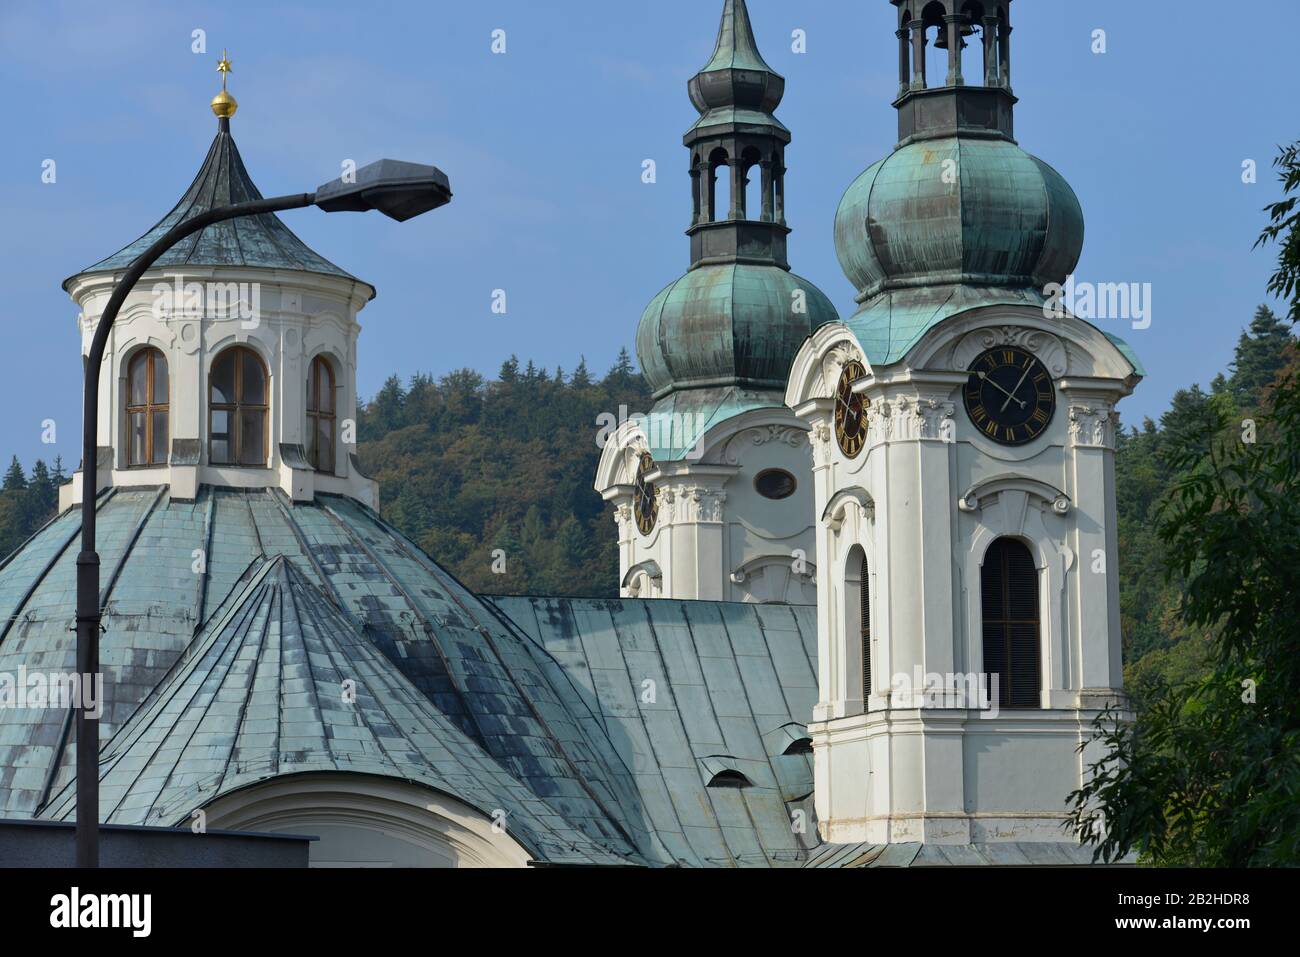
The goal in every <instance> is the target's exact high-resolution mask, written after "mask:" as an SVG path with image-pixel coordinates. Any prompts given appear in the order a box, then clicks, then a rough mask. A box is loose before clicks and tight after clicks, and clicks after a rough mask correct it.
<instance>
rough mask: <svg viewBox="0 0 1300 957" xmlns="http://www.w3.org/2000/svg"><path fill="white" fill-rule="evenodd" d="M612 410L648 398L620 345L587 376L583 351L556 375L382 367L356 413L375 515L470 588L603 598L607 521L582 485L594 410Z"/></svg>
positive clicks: (508, 364)
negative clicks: (376, 489) (567, 370)
mask: <svg viewBox="0 0 1300 957" xmlns="http://www.w3.org/2000/svg"><path fill="white" fill-rule="evenodd" d="M620 406H625V407H626V408H627V410H628V411H629V412H635V411H646V410H647V408H648V406H649V394H648V392H647V390H646V387H645V383H644V381H643V380H642V378H641V376H640V374H638V373H637V372H636V370H635V368H634V367H633V365H632V361H631V357H630V356H629V355H628V353H627V350H624V351H623V352H622V353H621V354H620V355H619V358H618V361H617V363H616V364H615V365H614V367H613V368H612V369H610V371H609V373H608V374H607V375H606V376H605V377H604V379H602V380H599V381H596V380H594V379H593V378H592V376H591V374H590V373H589V371H588V369H587V363H586V361H585V360H580V361H579V362H578V363H577V365H576V367H575V369H574V371H573V373H572V374H571V375H569V376H566V375H565V374H564V373H563V372H562V371H561V370H556V372H555V373H554V374H551V373H550V372H548V371H547V370H545V369H541V368H538V367H537V365H536V364H535V363H533V362H528V363H526V364H525V365H524V367H523V368H521V367H520V362H519V360H518V358H517V357H515V356H511V357H510V358H509V359H507V360H506V361H505V362H504V363H502V365H501V369H500V372H499V373H498V376H497V379H496V380H495V381H488V380H485V379H484V378H483V376H481V375H479V374H478V373H476V372H473V371H470V370H468V369H465V370H460V371H457V372H453V373H451V374H449V375H446V376H443V377H442V378H441V379H438V380H436V381H435V380H434V379H433V378H432V377H430V376H427V375H417V376H415V377H413V378H412V379H411V381H410V382H409V383H408V384H407V385H405V386H403V384H402V383H401V381H400V380H398V379H397V378H396V377H393V378H390V379H389V380H388V381H387V382H386V383H384V386H383V388H381V389H380V391H379V393H378V394H377V395H376V396H375V398H374V399H373V400H372V401H371V402H369V403H368V404H366V405H365V406H363V408H362V409H361V411H360V414H359V419H358V438H359V440H360V456H361V462H362V468H363V471H365V472H366V473H367V474H370V475H372V476H374V477H375V478H376V479H377V480H378V481H379V484H380V505H381V508H382V511H383V514H384V516H385V517H386V518H387V519H388V520H389V521H391V522H392V523H393V524H394V525H396V526H397V527H398V528H400V529H401V530H402V531H403V532H404V533H406V534H407V535H408V536H410V537H411V538H412V539H413V540H414V541H416V542H417V543H418V544H419V545H420V546H421V547H422V548H423V549H424V550H425V551H427V552H428V553H429V554H430V555H432V556H433V557H434V558H435V559H437V560H438V561H439V562H440V563H442V564H443V565H444V566H445V567H447V568H448V569H449V570H451V571H452V572H453V573H454V574H455V575H456V576H457V577H459V578H460V579H461V580H462V581H464V582H465V583H466V584H467V585H468V586H469V587H471V588H473V589H475V590H478V591H481V592H485V593H488V594H547V595H576V596H614V595H617V594H618V581H617V577H618V551H617V541H616V535H615V529H614V522H613V519H612V516H611V512H610V508H609V506H608V505H606V504H605V503H604V502H603V501H601V498H600V496H599V495H598V494H597V493H596V491H595V490H594V489H593V488H592V482H593V480H594V477H595V471H596V462H597V460H598V458H599V456H600V449H599V447H598V446H597V444H596V436H597V422H596V417H597V416H598V415H599V414H600V413H604V412H609V413H613V414H614V415H615V416H617V415H618V413H619V407H620ZM503 569H504V572H503Z"/></svg>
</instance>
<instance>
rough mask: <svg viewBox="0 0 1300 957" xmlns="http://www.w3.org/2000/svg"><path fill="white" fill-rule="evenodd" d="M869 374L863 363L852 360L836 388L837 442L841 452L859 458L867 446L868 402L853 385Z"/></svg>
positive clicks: (841, 374) (845, 365)
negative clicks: (855, 390)
mask: <svg viewBox="0 0 1300 957" xmlns="http://www.w3.org/2000/svg"><path fill="white" fill-rule="evenodd" d="M866 374H867V370H866V369H864V368H863V367H862V363H861V362H858V361H857V360H856V359H851V360H849V361H848V362H846V363H845V364H844V371H843V372H841V373H840V381H839V383H838V384H837V385H836V386H835V440H836V441H837V442H839V444H840V451H841V452H843V453H844V454H845V455H847V456H848V457H849V458H851V459H852V458H857V456H858V453H859V452H861V451H862V447H863V446H864V445H866V444H867V401H866V400H865V399H864V398H862V396H860V395H858V394H857V393H856V392H854V391H853V383H854V382H856V381H857V380H858V379H861V378H862V377H863V376H865V375H866Z"/></svg>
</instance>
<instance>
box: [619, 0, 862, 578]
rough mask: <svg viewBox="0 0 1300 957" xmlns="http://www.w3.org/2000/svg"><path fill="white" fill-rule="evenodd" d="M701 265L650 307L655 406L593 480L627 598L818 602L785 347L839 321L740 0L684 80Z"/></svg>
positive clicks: (644, 353)
mask: <svg viewBox="0 0 1300 957" xmlns="http://www.w3.org/2000/svg"><path fill="white" fill-rule="evenodd" d="M687 89H688V91H689V93H690V99H691V103H692V104H693V105H694V106H695V109H696V110H697V111H698V113H699V118H698V119H696V120H695V122H694V123H693V124H692V126H691V127H690V129H689V130H687V132H686V135H685V137H684V138H683V142H684V143H685V145H686V148H687V149H688V150H689V151H690V166H689V172H690V183H691V196H692V207H691V219H690V225H689V227H688V229H687V231H686V232H687V235H688V236H689V237H690V267H689V269H688V270H687V272H686V274H685V275H683V276H681V277H680V278H678V279H676V280H674V281H673V282H672V283H670V284H669V285H668V286H667V287H666V288H664V289H663V290H662V291H661V292H660V293H659V294H658V295H657V296H655V298H654V299H653V300H652V301H651V303H650V305H649V306H647V307H646V309H645V311H644V313H643V314H642V316H641V322H640V324H639V326H638V327H637V337H636V350H637V357H638V359H639V360H640V364H641V369H642V370H643V372H644V373H645V377H646V381H647V382H648V383H649V385H650V388H651V390H652V394H653V398H654V405H653V407H652V408H651V409H650V410H649V411H648V412H647V413H644V414H641V415H637V416H633V417H632V418H631V419H629V420H627V421H625V422H623V423H622V424H621V426H620V427H619V428H618V430H617V431H615V432H613V433H612V434H609V435H608V436H606V440H605V442H604V445H603V453H602V455H601V459H600V464H599V466H598V469H597V473H596V481H595V487H596V490H597V491H598V492H600V493H601V495H602V496H604V498H605V500H606V501H608V502H610V503H611V504H612V505H613V506H614V515H615V519H616V521H617V523H618V529H619V565H620V568H619V583H620V592H621V594H623V595H624V596H627V597H641V598H698V599H709V600H730V601H752V602H766V601H773V602H778V601H779V602H792V603H800V604H810V603H811V602H812V601H813V600H814V598H815V594H816V593H815V589H814V585H813V582H814V580H815V576H816V566H815V563H814V562H813V561H812V560H811V559H810V552H811V549H812V547H813V529H812V525H813V515H812V508H813V504H812V489H811V487H810V485H809V482H808V439H807V427H806V426H805V425H804V423H803V422H801V421H800V420H799V419H798V418H797V417H796V416H795V415H794V414H793V413H792V412H791V411H790V410H789V409H788V408H786V406H785V404H784V401H783V399H784V390H785V383H786V375H787V373H788V372H789V369H790V360H791V358H792V357H793V356H794V354H795V352H796V351H797V350H798V348H799V345H800V343H802V342H803V341H804V340H805V339H806V338H807V337H808V334H809V333H810V332H811V331H812V330H814V329H816V328H818V327H819V326H821V325H824V324H825V323H827V322H832V321H834V320H836V319H838V318H839V316H838V314H837V313H836V311H835V307H834V306H833V305H832V304H831V302H830V300H829V299H828V298H827V297H826V296H825V295H824V294H823V293H822V292H821V290H819V289H818V288H817V287H816V286H814V285H813V284H812V283H810V282H808V281H807V280H805V279H802V278H800V277H799V276H796V275H795V274H794V273H792V272H791V271H790V264H789V261H788V258H787V249H786V241H787V237H788V236H789V235H790V227H789V226H788V225H786V206H785V173H786V167H785V150H786V147H787V146H788V145H789V143H790V131H789V130H787V129H786V128H785V126H784V124H782V123H781V121H780V120H778V119H777V118H776V116H775V113H774V111H775V110H776V108H777V106H778V105H779V104H780V102H781V97H782V95H783V94H784V92H785V80H784V79H783V78H782V77H781V75H780V74H779V73H777V72H776V71H775V70H773V69H772V68H771V67H770V66H769V65H768V64H767V62H766V61H765V60H764V59H763V56H762V54H760V53H759V51H758V45H757V43H756V42H755V39H754V28H753V25H752V23H751V21H750V17H749V9H748V8H747V7H746V5H745V0H725V3H724V4H723V9H722V23H721V26H720V27H719V28H718V34H717V41H716V43H715V44H714V49H713V54H712V56H711V57H710V58H709V61H708V62H707V63H706V64H705V65H704V68H703V69H702V70H700V71H699V72H698V73H697V74H696V75H695V76H694V77H692V78H691V80H690V82H689V83H688V86H687Z"/></svg>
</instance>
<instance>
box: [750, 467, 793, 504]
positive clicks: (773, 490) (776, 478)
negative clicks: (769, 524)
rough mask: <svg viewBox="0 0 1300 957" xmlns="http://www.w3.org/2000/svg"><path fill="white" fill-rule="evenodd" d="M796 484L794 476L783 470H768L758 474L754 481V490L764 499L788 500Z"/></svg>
mask: <svg viewBox="0 0 1300 957" xmlns="http://www.w3.org/2000/svg"><path fill="white" fill-rule="evenodd" d="M797 484H798V483H797V482H795V479H794V476H793V475H791V474H790V473H789V472H786V471H785V470H783V469H768V470H766V471H764V472H759V473H758V476H757V477H756V478H755V479H754V488H755V489H757V490H758V494H759V495H761V496H763V497H764V498H776V499H781V498H789V497H790V496H791V495H793V494H794V490H795V486H796V485H797Z"/></svg>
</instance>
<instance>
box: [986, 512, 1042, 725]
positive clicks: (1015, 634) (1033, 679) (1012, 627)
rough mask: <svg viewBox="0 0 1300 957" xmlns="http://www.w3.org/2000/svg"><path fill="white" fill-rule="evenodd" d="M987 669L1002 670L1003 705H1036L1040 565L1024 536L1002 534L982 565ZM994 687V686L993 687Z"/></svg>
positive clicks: (999, 672)
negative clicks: (1036, 564)
mask: <svg viewBox="0 0 1300 957" xmlns="http://www.w3.org/2000/svg"><path fill="white" fill-rule="evenodd" d="M980 597H981V601H982V603H983V607H982V610H983V617H984V673H985V674H987V675H988V676H989V678H990V680H992V676H993V675H997V676H998V705H999V707H1002V708H1037V707H1038V706H1039V705H1040V703H1041V701H1040V697H1039V691H1040V685H1041V679H1040V677H1039V674H1040V667H1039V657H1040V654H1041V652H1040V648H1039V635H1040V626H1039V620H1038V569H1037V568H1036V567H1034V556H1033V554H1032V553H1031V552H1030V551H1029V549H1028V548H1027V547H1026V546H1025V545H1024V544H1023V543H1021V542H1018V541H1016V540H1015V539H1011V538H999V539H998V540H997V541H995V542H994V543H993V544H992V545H990V546H989V550H988V553H987V554H986V555H985V556H984V567H983V568H982V569H981V570H980ZM989 691H990V693H991V692H992V688H991V687H990V689H989Z"/></svg>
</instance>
